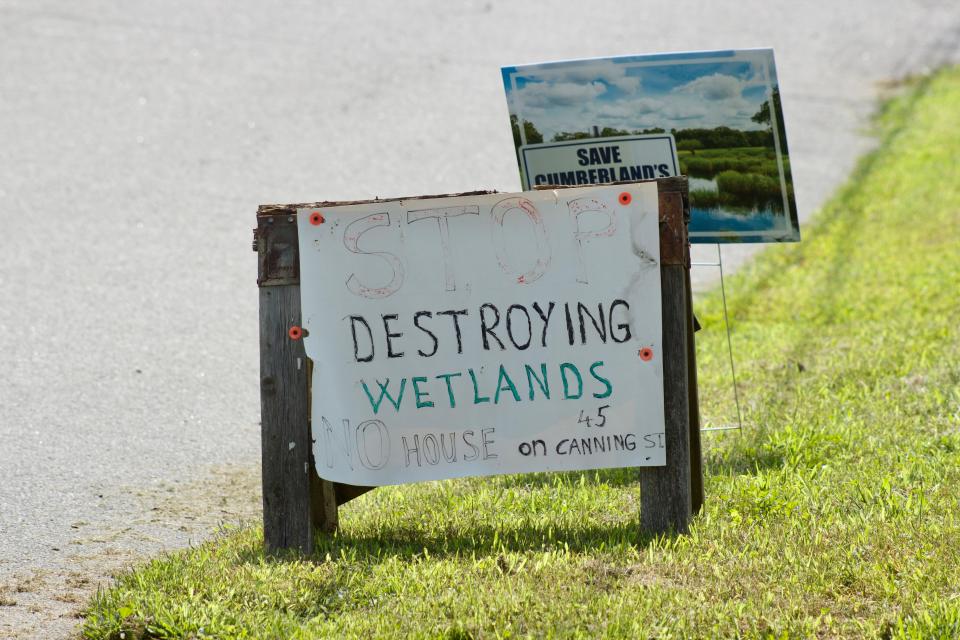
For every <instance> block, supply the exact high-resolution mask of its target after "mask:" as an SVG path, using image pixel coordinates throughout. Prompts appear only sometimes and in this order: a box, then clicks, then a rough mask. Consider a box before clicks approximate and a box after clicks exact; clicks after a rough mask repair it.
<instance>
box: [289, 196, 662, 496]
mask: <svg viewBox="0 0 960 640" xmlns="http://www.w3.org/2000/svg"><path fill="white" fill-rule="evenodd" d="M297 226H298V236H299V254H300V294H301V308H302V331H303V341H304V348H305V350H306V354H307V356H308V357H309V358H310V359H311V360H312V361H313V364H314V366H313V375H312V390H311V391H312V393H311V423H312V434H313V436H312V437H313V454H314V459H315V464H316V470H317V473H318V475H319V476H320V477H321V478H323V479H324V480H329V481H334V482H340V483H346V484H350V485H362V486H379V485H387V484H399V483H406V482H415V481H422V480H436V479H441V478H455V477H460V476H467V475H491V474H499V473H516V472H529V471H557V470H573V469H596V468H608V467H628V466H630V467H632V466H662V465H664V464H666V453H665V451H666V450H665V444H664V385H663V371H664V369H663V360H662V357H661V356H662V348H661V341H662V336H663V331H662V326H661V291H660V286H661V276H660V232H659V227H658V195H657V185H656V183H645V184H630V185H617V186H597V187H586V188H576V189H562V190H557V191H536V192H524V193H513V194H509V193H504V194H485V195H473V196H464V197H445V198H433V199H431V198H424V199H412V200H394V201H383V202H373V203H365V204H354V205H344V206H331V207H319V208H315V207H310V208H301V209H299V210H298V211H297Z"/></svg>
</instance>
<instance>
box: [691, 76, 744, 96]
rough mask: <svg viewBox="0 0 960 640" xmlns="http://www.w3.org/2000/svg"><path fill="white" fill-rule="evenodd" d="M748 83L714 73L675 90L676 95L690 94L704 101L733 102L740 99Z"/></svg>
mask: <svg viewBox="0 0 960 640" xmlns="http://www.w3.org/2000/svg"><path fill="white" fill-rule="evenodd" d="M745 84H746V83H744V82H743V81H742V80H740V79H739V78H734V77H733V76H727V75H722V74H719V73H714V74H712V75H709V76H701V77H699V78H697V79H696V80H692V81H691V82H688V83H687V84H684V85H681V86H679V87H677V88H676V89H674V90H673V91H674V93H689V94H693V95H697V96H700V97H701V98H703V99H704V100H711V101H714V100H731V99H734V98H740V97H741V96H742V95H743V89H744V86H745Z"/></svg>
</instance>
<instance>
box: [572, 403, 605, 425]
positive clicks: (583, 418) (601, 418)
mask: <svg viewBox="0 0 960 640" xmlns="http://www.w3.org/2000/svg"><path fill="white" fill-rule="evenodd" d="M609 408H610V405H608V404H605V405H603V406H602V407H600V408H599V409H597V416H596V417H595V418H594V417H592V416H590V415H589V414H587V415H584V413H583V409H580V418H579V419H578V420H577V424H584V423H586V425H587V426H588V427H602V426H603V425H605V424H607V416H605V415H603V410H604V409H609ZM594 420H596V422H594Z"/></svg>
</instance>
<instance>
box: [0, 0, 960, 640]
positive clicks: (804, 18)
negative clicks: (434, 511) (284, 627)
mask: <svg viewBox="0 0 960 640" xmlns="http://www.w3.org/2000/svg"><path fill="white" fill-rule="evenodd" d="M587 6H588V4H587V3H581V2H565V3H556V4H554V5H552V6H550V7H548V6H547V5H546V3H543V4H541V3H525V2H502V1H495V0H479V1H468V2H440V1H437V2H432V3H425V2H409V3H408V2H404V3H388V2H383V3H381V4H373V3H358V2H351V3H313V2H305V1H301V2H280V1H276V0H275V1H273V2H254V1H252V0H239V1H234V2H226V1H223V0H170V1H166V2H154V1H151V0H127V1H125V2H120V3H117V2H109V1H107V0H87V1H85V2H54V1H51V0H0V65H2V66H0V216H2V217H0V220H2V224H3V227H2V229H3V243H2V251H0V292H2V294H3V296H2V304H0V354H2V356H0V357H2V363H0V364H2V367H0V585H4V586H3V590H2V591H0V636H7V635H12V634H16V633H20V634H22V635H23V636H24V637H28V636H33V635H34V634H37V633H39V632H40V631H41V630H45V631H46V632H47V633H46V634H45V637H53V636H57V635H64V634H67V633H68V632H69V630H70V629H71V626H72V625H74V624H75V623H76V619H75V618H73V617H71V616H72V615H74V614H75V612H76V611H77V610H78V607H79V606H80V605H81V604H82V602H83V601H84V598H85V597H86V596H87V594H89V592H90V590H91V589H92V588H95V586H96V584H97V582H98V581H99V580H102V579H103V576H104V575H105V574H106V573H107V572H109V571H111V570H114V569H116V568H118V567H120V566H122V565H123V564H124V563H127V562H129V561H130V560H131V559H132V558H135V557H139V556H142V555H143V554H146V553H153V552H156V551H157V550H160V549H168V548H172V547H177V546H182V545H184V544H186V543H187V542H188V541H189V540H190V539H194V540H196V539H197V538H199V537H201V536H203V535H206V534H208V533H209V531H210V530H211V527H213V526H215V525H216V523H217V522H219V521H227V522H229V521H232V520H236V519H238V518H243V517H251V516H253V515H256V513H257V497H256V493H255V492H256V481H257V473H258V471H257V466H256V465H257V463H258V457H259V448H258V447H259V442H258V437H259V436H258V418H259V416H258V412H259V406H258V389H257V366H258V365H257V346H256V345H257V313H256V304H257V294H256V287H255V283H254V279H255V273H256V268H255V260H254V255H253V253H251V252H250V240H251V234H250V229H251V227H252V226H253V224H254V211H255V210H256V206H257V205H258V204H259V203H266V202H291V201H304V200H315V199H353V198H366V197H370V196H375V195H379V196H396V195H405V194H418V193H440V192H449V191H459V190H470V189H475V188H481V187H486V188H496V189H500V190H514V189H516V188H517V187H518V178H517V174H516V168H515V166H514V161H513V151H512V148H511V139H510V133H509V130H508V127H507V111H506V106H505V103H504V98H503V95H502V87H501V84H500V76H499V67H500V66H501V65H504V64H512V63H523V62H535V61H542V60H550V59H558V58H568V57H584V56H598V55H612V54H627V53H644V52H653V51H661V50H678V49H695V48H702V49H709V48H737V47H753V46H768V45H772V46H774V47H775V48H776V50H777V60H778V64H779V69H780V80H781V85H782V94H783V103H784V109H785V112H786V114H785V115H786V121H787V126H788V132H789V135H790V145H791V150H792V153H793V158H792V159H793V166H794V172H795V176H796V182H797V186H796V190H797V198H798V201H799V206H800V209H801V216H802V217H804V218H806V217H808V216H809V214H810V213H811V212H812V211H813V210H814V209H815V208H816V207H817V206H818V205H820V204H821V203H822V202H823V200H824V198H825V197H826V196H827V195H828V194H829V193H830V192H831V191H832V190H833V189H834V188H835V187H836V185H837V184H838V183H839V182H840V180H842V178H843V176H844V174H845V173H846V172H847V171H848V170H849V169H850V168H851V166H852V164H853V162H854V160H855V158H856V157H857V156H858V154H860V153H861V152H862V151H863V150H864V149H865V148H867V146H868V145H869V144H870V142H869V140H868V139H866V138H864V137H862V136H861V132H862V131H864V129H865V128H866V126H867V123H868V115H869V114H870V112H871V109H872V108H873V106H874V99H875V96H876V95H877V87H878V83H879V82H881V81H884V80H886V79H889V78H896V77H900V76H903V75H905V74H908V73H914V72H922V71H925V70H926V69H928V68H929V67H931V66H933V65H936V64H939V63H940V62H942V61H945V60H947V59H956V57H957V51H958V41H960V9H958V8H957V5H956V2H955V0H943V1H933V0H928V1H922V2H915V3H907V2H902V1H899V2H893V1H890V0H860V1H858V2H844V3H837V2H758V1H754V0H745V1H743V2H738V3H714V2H705V1H701V2H692V1H687V0H677V1H675V2H670V3H658V4H654V3H623V2H616V3H613V2H596V3H590V6H591V7H592V9H591V10H590V11H588V10H587V9H586V7H587ZM774 250H775V249H774ZM735 257H736V256H734V254H733V253H730V254H728V255H727V259H728V260H733V259H734V258H735ZM12 602H15V603H16V604H15V605H11V604H10V603H12ZM3 603H6V604H3ZM47 634H50V635H47Z"/></svg>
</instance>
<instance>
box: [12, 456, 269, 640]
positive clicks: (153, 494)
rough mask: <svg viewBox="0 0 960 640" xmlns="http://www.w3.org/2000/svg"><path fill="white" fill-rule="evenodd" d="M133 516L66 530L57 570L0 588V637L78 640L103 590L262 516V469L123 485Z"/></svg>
mask: <svg viewBox="0 0 960 640" xmlns="http://www.w3.org/2000/svg"><path fill="white" fill-rule="evenodd" d="M111 497H113V498H115V499H117V500H118V501H121V502H122V501H126V502H127V503H128V505H129V508H127V509H125V511H126V513H125V514H124V515H125V517H124V518H122V519H118V518H116V517H114V518H112V519H111V520H110V521H102V522H98V521H97V520H96V518H95V516H96V514H91V517H90V518H88V519H87V520H85V521H78V522H74V523H73V524H70V525H64V526H65V527H66V531H65V533H64V535H65V537H67V539H68V540H69V542H68V543H67V545H65V549H64V550H65V551H67V553H66V556H65V558H64V560H63V561H62V562H61V563H60V566H57V567H46V568H43V569H35V570H29V571H22V572H19V573H17V574H14V575H12V576H8V577H6V578H5V579H4V580H3V582H0V638H10V639H11V640H26V639H28V638H29V639H33V638H38V637H43V638H76V637H78V636H79V628H78V625H79V624H80V623H81V622H82V621H83V620H82V615H83V611H84V609H85V607H86V605H87V603H88V602H89V601H90V598H91V597H92V596H93V595H94V594H95V593H96V592H97V589H98V588H106V587H108V586H109V585H110V583H111V581H112V580H113V578H114V576H116V575H118V574H119V573H121V572H123V571H126V570H129V569H130V568H131V567H132V566H133V565H135V564H136V563H138V562H140V561H143V560H146V559H149V558H151V557H153V556H155V555H157V554H160V553H163V552H165V551H172V550H175V549H180V548H184V547H186V546H189V545H191V544H197V543H199V542H202V541H203V540H205V539H207V538H208V537H210V536H211V535H212V534H214V533H215V532H216V531H217V530H218V529H219V528H220V527H221V526H223V525H224V524H243V523H246V522H250V521H254V520H256V519H259V518H260V517H261V497H260V469H259V467H250V468H245V467H238V466H223V467H216V468H213V469H211V470H210V471H209V472H208V473H207V474H205V475H204V476H203V477H202V478H201V479H199V480H194V481H190V482H164V483H160V484H157V485H152V486H149V487H142V486H141V487H121V488H118V489H117V491H116V494H115V495H114V496H111Z"/></svg>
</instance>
